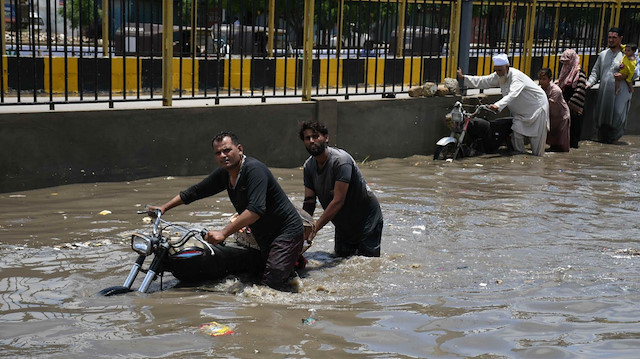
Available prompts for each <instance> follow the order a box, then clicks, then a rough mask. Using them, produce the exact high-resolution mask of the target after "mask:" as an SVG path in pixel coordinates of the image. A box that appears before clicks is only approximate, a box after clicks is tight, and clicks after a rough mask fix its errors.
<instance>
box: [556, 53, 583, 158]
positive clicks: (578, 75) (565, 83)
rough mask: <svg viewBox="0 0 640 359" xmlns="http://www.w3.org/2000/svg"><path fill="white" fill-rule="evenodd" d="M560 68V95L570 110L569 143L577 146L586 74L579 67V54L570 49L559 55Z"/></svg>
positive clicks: (573, 146)
mask: <svg viewBox="0 0 640 359" xmlns="http://www.w3.org/2000/svg"><path fill="white" fill-rule="evenodd" d="M560 63H561V64H562V69H561V70H560V75H559V76H558V86H559V87H560V89H561V90H562V97H564V100H565V101H566V102H567V104H568V105H569V110H570V111H571V130H570V145H571V147H572V148H578V141H580V134H581V133H582V110H583V109H584V98H585V94H586V86H587V75H586V73H585V72H584V70H583V69H582V68H581V67H580V56H579V55H578V54H577V53H576V52H575V51H574V50H572V49H567V50H565V51H564V52H563V53H562V56H560Z"/></svg>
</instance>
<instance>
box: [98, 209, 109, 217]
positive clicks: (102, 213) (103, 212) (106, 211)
mask: <svg viewBox="0 0 640 359" xmlns="http://www.w3.org/2000/svg"><path fill="white" fill-rule="evenodd" d="M98 214H99V215H101V216H106V215H107V214H111V211H110V210H108V209H105V210H103V211H101V212H100V213H98Z"/></svg>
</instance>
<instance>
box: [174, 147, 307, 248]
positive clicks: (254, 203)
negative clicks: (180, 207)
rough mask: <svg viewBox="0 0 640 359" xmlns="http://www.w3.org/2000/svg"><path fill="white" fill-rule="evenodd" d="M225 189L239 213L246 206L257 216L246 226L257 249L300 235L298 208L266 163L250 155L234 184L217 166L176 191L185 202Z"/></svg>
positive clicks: (300, 222)
mask: <svg viewBox="0 0 640 359" xmlns="http://www.w3.org/2000/svg"><path fill="white" fill-rule="evenodd" d="M225 189H226V190H227V193H228V194H229V199H231V203H233V207H234V208H235V209H236V211H237V212H238V213H239V214H240V213H242V212H244V210H245V209H248V210H249V211H251V212H254V213H256V214H257V215H259V216H260V218H259V219H258V220H257V221H256V222H254V223H253V224H251V225H250V226H249V227H250V228H251V231H252V232H253V235H254V236H255V237H256V240H257V242H258V244H259V245H260V248H261V249H263V250H265V249H266V248H268V247H269V245H270V244H271V242H272V241H273V239H274V238H275V237H277V236H279V235H285V236H286V237H289V238H294V237H296V236H300V235H302V233H303V231H304V229H303V226H302V220H301V219H300V215H299V214H298V211H297V210H296V209H295V207H294V206H293V204H292V203H291V201H290V200H289V198H288V197H287V195H286V194H285V193H284V191H283V190H282V188H281V187H280V185H279V184H278V182H277V181H276V179H275V177H274V176H273V174H272V173H271V171H269V169H268V168H267V166H265V165H264V164H263V163H262V162H260V161H258V160H256V159H255V158H252V157H245V159H244V163H243V164H242V167H241V168H240V174H239V175H238V179H237V181H236V186H235V187H231V184H230V182H229V173H228V172H227V171H226V170H223V169H221V168H218V169H216V170H215V171H213V172H212V173H211V174H209V176H207V177H206V178H205V179H203V180H202V181H201V182H200V183H198V184H195V185H193V186H191V187H189V188H187V189H186V190H184V191H182V192H180V198H181V199H182V201H183V202H184V203H185V204H189V203H191V202H193V201H196V200H199V199H201V198H205V197H209V196H212V195H214V194H217V193H220V192H222V191H223V190H225Z"/></svg>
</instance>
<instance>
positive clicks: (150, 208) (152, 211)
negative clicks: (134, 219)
mask: <svg viewBox="0 0 640 359" xmlns="http://www.w3.org/2000/svg"><path fill="white" fill-rule="evenodd" d="M156 211H160V214H164V212H165V210H164V208H162V206H147V214H148V215H149V217H151V218H156Z"/></svg>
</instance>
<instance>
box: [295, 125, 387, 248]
mask: <svg viewBox="0 0 640 359" xmlns="http://www.w3.org/2000/svg"><path fill="white" fill-rule="evenodd" d="M299 136H300V139H301V140H302V141H303V142H304V145H305V147H306V149H307V152H309V154H310V155H311V157H309V158H308V159H307V160H306V162H305V163H304V203H303V205H302V209H304V210H305V211H306V212H307V213H309V214H310V215H313V212H314V211H315V208H316V197H317V198H318V199H319V200H320V204H321V205H322V208H324V212H323V213H322V215H321V216H320V218H319V219H318V220H317V221H316V226H315V229H314V230H313V232H312V233H311V235H310V236H309V237H307V241H311V240H312V239H313V238H314V237H315V235H316V233H317V231H319V230H320V229H321V228H322V227H324V226H325V225H326V224H327V223H329V221H331V222H332V223H333V225H334V226H335V228H336V231H335V243H334V249H335V255H336V256H337V257H348V256H351V255H362V256H368V257H379V256H380V242H381V238H382V226H383V220H382V211H381V210H380V204H379V203H378V199H377V198H376V196H375V195H374V194H373V192H371V190H370V189H369V186H367V182H366V181H365V179H364V177H363V176H362V173H361V172H360V169H359V168H358V166H357V165H356V162H355V161H354V160H353V158H352V157H351V155H349V154H348V153H347V152H346V151H344V150H341V149H339V148H335V147H329V146H328V143H329V130H327V128H326V127H325V126H324V124H322V123H320V122H317V121H313V122H305V123H303V124H302V126H301V127H300V132H299Z"/></svg>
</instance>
